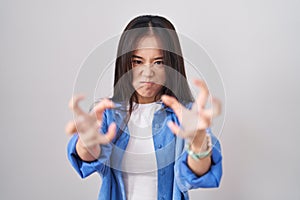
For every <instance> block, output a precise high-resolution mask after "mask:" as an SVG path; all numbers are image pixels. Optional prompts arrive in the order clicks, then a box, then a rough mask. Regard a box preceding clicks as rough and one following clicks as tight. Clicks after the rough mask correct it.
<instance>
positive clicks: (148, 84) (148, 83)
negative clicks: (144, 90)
mask: <svg viewBox="0 0 300 200" xmlns="http://www.w3.org/2000/svg"><path fill="white" fill-rule="evenodd" d="M140 83H141V84H143V85H147V86H152V85H154V84H155V83H154V82H152V81H141V82H140Z"/></svg>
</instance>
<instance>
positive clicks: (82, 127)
mask: <svg viewBox="0 0 300 200" xmlns="http://www.w3.org/2000/svg"><path fill="white" fill-rule="evenodd" d="M82 99H84V96H83V95H78V96H74V97H73V98H72V99H71V100H70V102H69V107H70V109H71V110H72V111H73V113H74V114H75V119H74V120H73V121H70V122H69V123H68V124H67V125H66V132H67V133H69V134H73V133H76V132H78V135H79V138H80V140H81V143H82V144H83V145H85V147H87V148H92V147H94V146H95V145H99V144H108V143H109V142H111V141H112V140H113V138H114V137H115V133H116V124H115V123H112V124H110V126H109V128H108V131H107V133H106V134H101V133H99V131H98V130H99V128H100V126H101V124H102V116H103V112H104V110H105V109H108V108H113V107H114V104H113V102H112V101H110V100H108V99H104V100H103V101H101V102H100V103H98V104H97V105H96V106H95V107H94V109H93V110H92V111H91V112H90V113H85V112H84V111H83V110H82V109H81V108H80V107H79V105H78V103H79V101H81V100H82Z"/></svg>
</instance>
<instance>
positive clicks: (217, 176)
mask: <svg viewBox="0 0 300 200" xmlns="http://www.w3.org/2000/svg"><path fill="white" fill-rule="evenodd" d="M211 136H212V143H213V149H212V155H211V158H212V165H211V167H210V169H209V171H208V172H207V173H205V174H204V175H202V176H200V177H199V176H197V175H196V174H194V173H193V172H192V171H191V169H190V168H189V166H188V164H187V157H188V154H187V152H186V151H184V152H183V153H182V155H181V156H180V158H179V159H178V160H177V161H176V163H175V166H174V168H175V180H176V184H177V185H178V187H179V189H180V190H181V191H182V192H186V191H188V190H190V189H196V188H213V187H219V184H220V181H221V177H222V155H221V146H220V143H219V141H218V140H217V139H216V137H215V136H213V135H212V134H211Z"/></svg>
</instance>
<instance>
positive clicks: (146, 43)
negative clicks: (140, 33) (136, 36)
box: [135, 35, 162, 50]
mask: <svg viewBox="0 0 300 200" xmlns="http://www.w3.org/2000/svg"><path fill="white" fill-rule="evenodd" d="M149 48H151V49H162V44H161V41H160V40H159V39H158V38H157V37H155V36H154V35H150V36H149V35H147V36H144V37H142V38H141V39H140V40H139V41H138V42H137V45H136V48H135V49H136V50H138V49H149Z"/></svg>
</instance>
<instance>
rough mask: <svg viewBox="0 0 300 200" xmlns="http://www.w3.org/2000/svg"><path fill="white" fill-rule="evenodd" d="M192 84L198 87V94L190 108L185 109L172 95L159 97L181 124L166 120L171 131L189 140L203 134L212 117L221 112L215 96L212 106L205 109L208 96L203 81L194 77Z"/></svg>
mask: <svg viewBox="0 0 300 200" xmlns="http://www.w3.org/2000/svg"><path fill="white" fill-rule="evenodd" d="M194 84H195V85H196V86H197V87H198V88H199V89H200V94H199V95H198V96H197V98H196V99H195V102H194V103H193V106H192V109H191V110H188V109H186V108H185V107H184V106H183V105H182V104H181V103H179V102H178V101H177V100H176V99H175V98H174V97H171V96H168V95H163V96H162V98H161V99H162V101H163V102H164V103H165V104H166V105H167V106H169V107H170V108H172V109H173V110H174V112H175V114H176V116H177V117H178V119H179V122H180V124H181V127H179V126H178V125H177V124H175V123H174V122H171V121H170V122H168V126H169V128H170V129H171V131H172V132H173V133H174V134H176V135H178V136H180V137H182V138H184V139H188V140H190V141H192V140H193V139H194V138H195V137H197V136H199V134H202V135H203V133H205V130H206V128H208V127H209V126H210V125H211V122H212V119H213V117H216V116H218V115H220V113H221V103H220V101H219V100H218V99H216V98H212V108H210V109H205V105H206V103H207V99H208V96H209V91H208V88H207V86H206V84H205V82H204V81H202V80H198V79H196V80H194ZM202 138H203V137H202Z"/></svg>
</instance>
